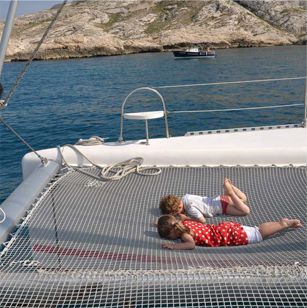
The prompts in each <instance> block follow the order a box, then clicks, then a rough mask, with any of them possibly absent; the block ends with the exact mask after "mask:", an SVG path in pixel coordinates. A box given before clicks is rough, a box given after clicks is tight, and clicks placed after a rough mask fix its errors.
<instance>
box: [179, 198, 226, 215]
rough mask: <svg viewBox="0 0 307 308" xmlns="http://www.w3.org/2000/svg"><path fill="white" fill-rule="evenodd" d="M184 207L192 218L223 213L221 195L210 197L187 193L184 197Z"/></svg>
mask: <svg viewBox="0 0 307 308" xmlns="http://www.w3.org/2000/svg"><path fill="white" fill-rule="evenodd" d="M182 202H183V206H184V209H185V211H186V213H187V214H188V216H190V217H191V218H196V219H199V218H201V217H203V216H204V217H213V216H216V215H221V214H222V205H221V198H220V196H217V197H214V198H210V197H206V196H204V197H202V196H197V195H189V194H186V195H184V196H183V197H182Z"/></svg>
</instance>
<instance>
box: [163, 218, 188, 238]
mask: <svg viewBox="0 0 307 308" xmlns="http://www.w3.org/2000/svg"><path fill="white" fill-rule="evenodd" d="M157 228H158V233H159V235H160V236H161V237H164V238H169V236H170V233H171V232H172V230H174V229H176V230H177V231H179V232H180V233H181V235H182V234H183V233H189V234H190V235H192V236H193V233H192V232H191V230H190V229H189V228H187V227H185V226H184V225H183V224H182V223H181V222H180V221H178V220H177V219H176V218H175V217H174V216H172V215H163V216H161V217H160V218H159V219H158V226H157Z"/></svg>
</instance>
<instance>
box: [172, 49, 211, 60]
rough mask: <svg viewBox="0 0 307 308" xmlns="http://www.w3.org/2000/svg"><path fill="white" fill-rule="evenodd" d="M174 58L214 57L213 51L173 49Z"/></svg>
mask: <svg viewBox="0 0 307 308" xmlns="http://www.w3.org/2000/svg"><path fill="white" fill-rule="evenodd" d="M173 55H174V57H175V58H183V59H206V58H207V59H210V58H211V59H212V58H215V53H213V52H206V51H173Z"/></svg>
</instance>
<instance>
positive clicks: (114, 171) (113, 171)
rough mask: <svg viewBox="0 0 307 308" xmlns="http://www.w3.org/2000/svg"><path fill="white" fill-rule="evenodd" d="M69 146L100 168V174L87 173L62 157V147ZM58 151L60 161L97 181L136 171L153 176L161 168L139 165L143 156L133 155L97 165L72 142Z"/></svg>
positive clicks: (111, 179)
mask: <svg viewBox="0 0 307 308" xmlns="http://www.w3.org/2000/svg"><path fill="white" fill-rule="evenodd" d="M65 147H69V148H71V149H72V150H74V151H75V152H76V153H77V154H79V155H80V156H81V157H83V158H85V159H86V160H87V161H88V162H89V163H90V164H92V165H93V166H94V167H96V168H98V169H100V170H101V171H100V176H96V175H94V174H92V173H89V172H87V171H85V170H82V169H81V168H79V167H75V166H72V165H70V164H68V163H67V161H66V160H65V159H64V155H63V152H64V148H65ZM59 152H60V154H61V156H62V161H63V163H64V164H65V165H66V166H67V167H69V168H72V169H73V170H75V171H78V172H80V173H83V174H85V175H87V176H90V177H92V178H94V179H96V180H99V181H117V180H120V179H121V178H123V177H125V176H127V175H129V174H130V173H136V174H139V175H146V176H153V175H158V174H160V173H161V169H160V168H158V167H141V165H142V163H143V158H141V157H134V158H131V159H128V160H125V161H122V162H118V163H116V164H113V165H110V166H104V167H102V166H99V165H97V164H96V163H94V162H93V161H91V160H90V159H89V158H88V157H87V156H85V155H84V154H83V153H82V152H81V151H80V150H79V149H77V148H76V147H75V146H74V145H72V144H65V145H64V146H63V147H62V150H61V149H60V148H59Z"/></svg>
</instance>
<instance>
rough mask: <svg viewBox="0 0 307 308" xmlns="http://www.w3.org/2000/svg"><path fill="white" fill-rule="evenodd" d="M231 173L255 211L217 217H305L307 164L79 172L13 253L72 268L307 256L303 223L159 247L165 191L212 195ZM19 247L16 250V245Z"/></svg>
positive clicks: (61, 184) (256, 220) (248, 221)
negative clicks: (259, 236)
mask: <svg viewBox="0 0 307 308" xmlns="http://www.w3.org/2000/svg"><path fill="white" fill-rule="evenodd" d="M225 176H226V177H229V178H230V179H232V181H233V182H234V184H235V185H236V186H238V187H240V188H241V190H242V191H244V192H245V193H246V194H247V196H248V204H249V206H250V208H251V211H252V212H251V214H250V215H249V216H246V217H230V216H220V217H218V218H211V219H208V220H207V222H208V223H216V222H218V221H221V220H234V221H238V222H240V223H242V224H244V225H250V226H254V225H259V224H260V223H262V222H266V221H272V220H273V221H274V220H279V219H280V218H282V217H289V218H299V219H301V220H302V221H303V223H304V220H305V213H306V209H305V206H306V187H307V186H306V169H305V168H291V167H287V168H275V167H252V168H242V167H240V168H238V167H232V168H230V167H219V168H210V167H202V168H188V167H187V168H175V167H173V168H164V169H162V173H161V174H160V175H158V176H141V175H136V174H133V175H129V176H127V177H125V178H123V179H121V180H120V181H111V182H104V183H101V182H97V181H95V180H93V179H91V178H88V177H87V176H85V175H82V174H80V173H76V172H73V173H70V174H68V175H66V176H65V177H64V178H62V179H61V180H60V181H58V183H57V184H56V185H55V186H54V187H53V188H52V189H51V191H50V192H49V193H48V194H47V195H46V196H45V197H44V199H43V201H42V202H41V204H40V205H39V207H38V208H37V209H36V210H35V212H34V213H33V216H32V218H31V219H30V220H29V223H28V224H27V228H25V230H24V231H23V232H22V236H20V237H19V238H18V241H17V242H18V247H17V246H16V247H14V249H13V251H14V253H13V256H14V258H17V260H15V259H14V261H18V258H21V259H22V260H23V259H28V258H31V259H34V260H36V261H38V262H39V263H40V264H41V266H43V267H46V268H50V267H52V268H53V267H58V266H60V268H61V269H62V270H63V269H66V270H69V269H81V268H82V269H99V270H122V269H125V270H127V269H129V270H137V269H142V270H144V269H150V270H152V269H159V270H160V269H184V268H191V267H195V268H198V267H208V266H210V267H232V266H253V265H284V264H294V263H295V262H299V263H300V264H305V263H306V258H305V253H306V250H305V248H306V241H305V236H304V234H305V230H304V228H303V229H300V230H292V231H289V232H286V233H285V234H280V235H277V236H274V237H272V238H270V239H268V240H266V241H264V242H262V243H259V244H254V245H247V246H239V247H218V248H211V247H197V248H196V249H195V250H194V251H167V250H162V249H161V247H160V245H161V243H162V240H161V239H160V238H159V237H158V235H157V233H156V230H155V228H154V227H153V226H152V225H151V223H152V222H153V221H155V220H156V219H157V217H158V216H159V210H158V204H159V199H160V197H161V196H163V195H165V194H169V193H171V194H176V195H178V196H181V195H183V194H185V193H190V194H199V195H206V196H214V195H217V194H220V193H222V192H223V187H222V183H223V178H224V177H225ZM16 251H17V252H16Z"/></svg>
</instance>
